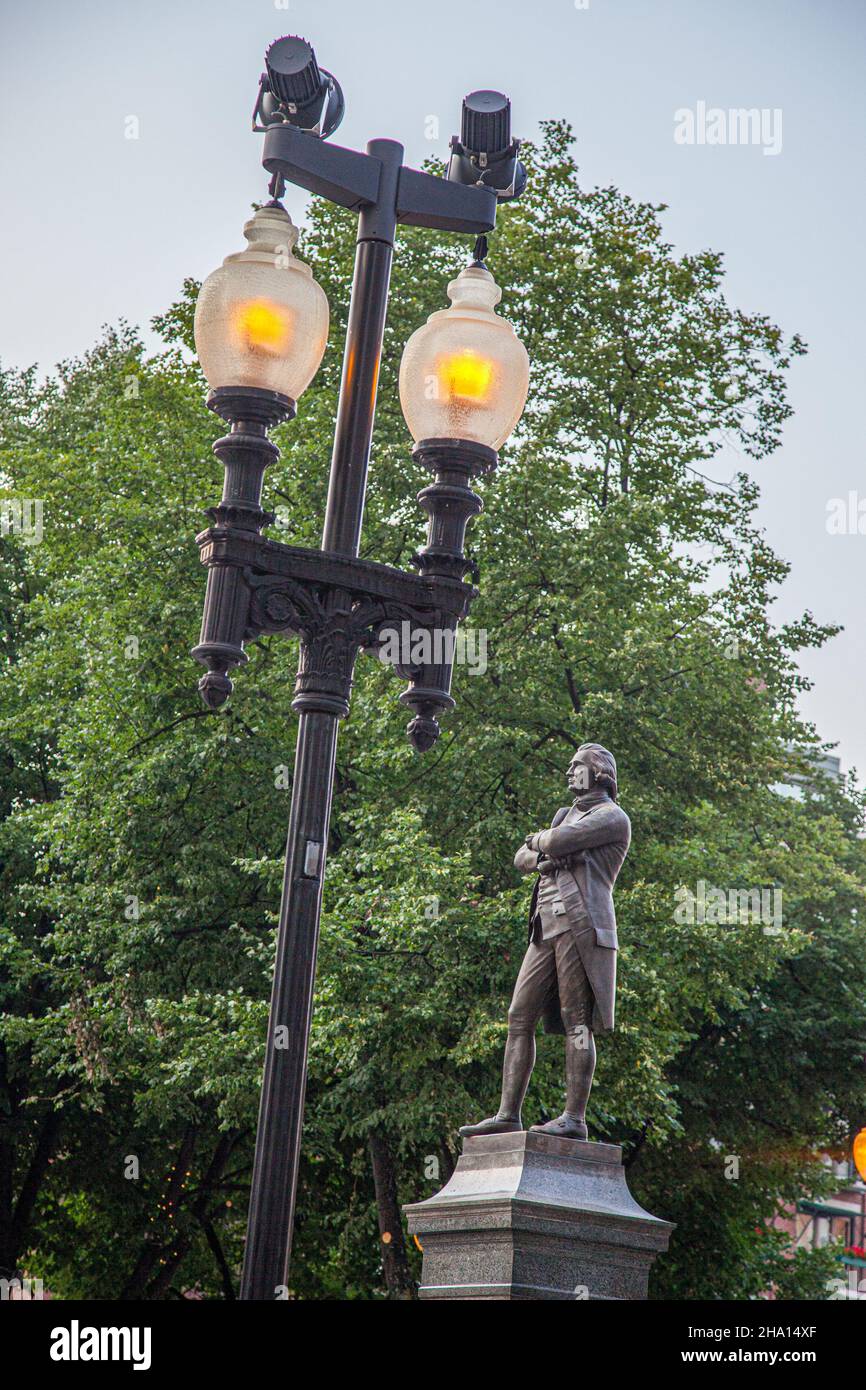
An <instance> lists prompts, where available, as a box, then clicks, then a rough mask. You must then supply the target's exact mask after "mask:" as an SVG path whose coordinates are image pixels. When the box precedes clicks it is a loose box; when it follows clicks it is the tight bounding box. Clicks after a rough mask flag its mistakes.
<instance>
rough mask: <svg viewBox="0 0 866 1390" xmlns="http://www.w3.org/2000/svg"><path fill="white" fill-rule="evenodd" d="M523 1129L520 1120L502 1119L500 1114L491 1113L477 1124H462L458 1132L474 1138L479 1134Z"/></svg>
mask: <svg viewBox="0 0 866 1390" xmlns="http://www.w3.org/2000/svg"><path fill="white" fill-rule="evenodd" d="M522 1129H523V1125H522V1124H521V1123H520V1121H519V1120H500V1118H499V1116H498V1115H491V1117H490V1119H489V1120H481V1121H480V1122H479V1123H478V1124H477V1125H461V1126H460V1129H459V1131H458V1132H459V1133H460V1134H461V1135H462V1136H463V1138H464V1139H474V1138H475V1136H476V1135H477V1134H514V1133H516V1132H517V1131H522Z"/></svg>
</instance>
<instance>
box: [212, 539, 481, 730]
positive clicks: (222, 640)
mask: <svg viewBox="0 0 866 1390" xmlns="http://www.w3.org/2000/svg"><path fill="white" fill-rule="evenodd" d="M197 539H198V544H199V547H200V551H201V559H202V562H203V563H204V564H205V565H206V566H207V567H208V569H209V571H210V575H209V584H208V591H207V593H208V597H207V601H206V611H205V621H204V625H203V628H202V639H203V640H202V642H201V643H200V644H199V646H198V647H196V649H195V652H194V655H195V656H196V658H197V659H198V660H199V661H201V662H202V664H203V665H206V666H208V667H210V669H214V663H215V662H219V663H221V664H222V666H223V669H224V670H226V671H227V670H228V668H229V667H230V666H233V665H240V664H242V663H243V662H245V661H246V660H247V655H246V652H245V650H244V648H245V645H246V643H248V642H250V641H254V640H255V639H256V638H257V637H260V636H261V635H262V634H264V633H281V632H283V633H292V634H297V635H298V636H300V638H301V660H300V665H299V669H298V674H297V679H296V684H295V696H294V700H293V702H292V706H293V708H294V709H296V710H297V711H299V712H300V711H301V710H309V709H319V710H324V711H326V712H328V713H331V714H336V715H337V716H338V717H340V718H344V717H345V716H346V715H347V714H348V711H349V697H350V694H351V688H352V676H353V671H354V664H355V659H356V657H357V654H358V652H359V651H367V652H370V653H372V654H373V655H377V656H379V657H380V658H381V660H382V661H383V663H385V664H390V665H393V667H394V669H395V670H396V672H397V674H398V675H399V676H400V677H402V678H403V679H404V680H406V681H408V686H407V689H406V690H404V691H403V692H402V694H401V696H400V699H401V701H402V702H403V703H404V704H406V705H407V706H408V707H409V708H410V709H411V710H412V711H413V714H414V716H415V717H414V719H413V721H412V723H411V724H410V738H412V737H413V731H412V726H413V725H414V726H415V729H414V731H415V735H416V738H417V737H418V736H419V730H421V729H424V730H427V729H429V728H431V724H430V721H431V720H433V719H435V715H436V714H437V713H439V712H441V711H443V710H448V709H451V708H453V705H454V701H453V699H452V697H451V694H450V686H451V673H452V668H453V661H454V653H455V644H456V633H457V626H458V623H459V622H460V621H461V620H462V619H463V618H465V617H466V616H467V614H468V612H469V606H470V604H471V602H472V599H473V598H474V597H475V596H476V594H477V592H478V591H477V590H476V589H475V588H474V587H473V586H472V585H470V584H464V583H463V582H462V581H460V580H458V579H455V578H453V577H452V576H450V575H435V574H434V575H419V574H412V573H410V572H409V571H406V570H401V569H397V568H396V567H394V566H391V565H383V564H379V563H377V562H375V561H372V560H359V559H355V558H352V557H349V556H344V555H336V554H329V553H328V552H327V551H322V550H307V549H305V548H303V547H301V546H293V545H286V544H284V543H283V542H280V541H272V540H266V539H265V538H264V537H262V536H257V535H255V534H254V533H253V532H250V531H243V530H241V529H239V528H236V527H233V526H231V525H225V524H223V525H216V526H212V527H210V528H209V529H208V530H206V531H203V532H202V533H201V535H200V536H199V537H198V538H197ZM209 637H211V638H212V639H216V640H208V639H209ZM416 721H418V722H417V723H416ZM416 738H413V742H416Z"/></svg>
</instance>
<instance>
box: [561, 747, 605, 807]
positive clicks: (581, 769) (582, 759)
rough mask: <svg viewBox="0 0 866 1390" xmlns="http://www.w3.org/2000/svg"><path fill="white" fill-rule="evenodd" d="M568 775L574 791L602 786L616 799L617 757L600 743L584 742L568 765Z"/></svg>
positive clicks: (590, 789)
mask: <svg viewBox="0 0 866 1390" xmlns="http://www.w3.org/2000/svg"><path fill="white" fill-rule="evenodd" d="M567 776H568V785H569V787H570V788H571V790H572V791H573V792H587V791H593V790H594V789H595V788H596V787H600V788H603V789H604V790H605V791H606V792H607V794H608V796H610V797H612V798H613V800H614V801H616V798H617V785H616V759H615V758H614V756H613V754H612V753H609V752H608V751H607V749H606V748H602V746H601V744H600V743H582V744H581V745H580V747H579V748H578V750H577V752H576V753H575V755H574V757H573V758H572V760H571V762H570V763H569V765H568V774H567Z"/></svg>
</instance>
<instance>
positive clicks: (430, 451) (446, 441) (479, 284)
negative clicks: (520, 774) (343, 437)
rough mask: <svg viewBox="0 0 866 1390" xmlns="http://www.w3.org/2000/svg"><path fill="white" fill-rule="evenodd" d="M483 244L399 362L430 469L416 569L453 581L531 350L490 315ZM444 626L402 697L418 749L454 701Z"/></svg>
mask: <svg viewBox="0 0 866 1390" xmlns="http://www.w3.org/2000/svg"><path fill="white" fill-rule="evenodd" d="M485 250H486V247H485V246H484V242H483V239H482V242H481V243H479V246H478V247H477V248H476V259H475V260H473V262H472V263H471V265H469V266H467V267H466V268H465V269H464V270H462V271H461V272H460V274H459V275H458V276H457V278H456V279H455V280H452V281H451V283H450V284H449V286H448V298H449V299H450V301H451V304H450V307H449V308H447V309H440V310H438V311H437V312H436V313H434V314H431V315H430V317H429V318H428V320H427V322H426V323H425V324H424V325H423V326H422V327H421V328H419V329H417V330H416V331H415V332H414V333H413V334H412V336H411V338H410V339H409V341H408V342H407V344H406V347H405V349H404V351H403V359H402V362H401V363H400V404H401V406H402V408H403V415H404V417H405V419H406V424H407V425H408V426H409V430H410V432H411V434H412V437H413V438H414V440H415V449H414V451H413V457H414V458H416V459H418V461H419V462H420V463H423V464H424V465H425V466H426V467H428V468H430V469H431V470H432V472H433V473H434V475H435V482H433V483H432V484H431V485H430V486H429V487H426V488H424V489H423V490H422V491H421V492H419V494H418V501H419V503H420V504H421V506H422V507H423V508H424V510H425V511H426V512H427V514H428V516H429V522H428V527H427V544H426V545H425V546H424V548H423V549H422V550H421V551H420V552H419V553H418V555H417V557H416V561H417V565H418V569H419V571H420V573H421V575H422V576H423V577H427V576H430V575H436V576H443V577H448V578H451V579H458V580H460V579H462V578H463V576H464V574H466V572H467V570H469V569H471V568H472V564H471V562H470V561H468V560H467V559H466V557H465V555H464V552H463V545H464V540H465V535H466V524H467V522H468V520H469V518H470V516H474V515H476V514H477V513H478V512H480V511H481V498H480V497H478V495H477V494H476V493H475V492H473V491H472V488H471V487H470V485H469V484H470V479H471V478H473V477H476V476H479V475H481V474H483V473H487V472H490V471H491V470H492V469H493V468H495V467H496V464H497V462H498V457H499V456H498V450H499V449H500V448H501V446H502V445H503V444H504V443H505V441H506V439H507V438H508V436H509V435H510V434H511V432H512V430H513V429H514V427H515V425H516V424H517V422H518V420H519V419H520V416H521V415H522V413H523V407H524V405H525V404H526V395H527V392H528V390H529V357H528V355H527V352H526V348H525V347H524V346H523V344H522V343H521V341H520V339H519V338H518V336H517V334H516V333H515V331H514V329H513V328H512V327H511V324H510V323H508V321H507V320H506V319H503V318H501V317H500V316H499V315H498V314H497V313H496V305H497V304H498V303H499V300H500V299H501V298H502V291H501V290H500V288H499V286H498V285H497V283H496V281H495V280H494V278H493V276H492V275H491V274H490V271H489V270H488V269H487V267H486V266H485V265H484V264H483V255H484V252H485ZM450 631H451V637H450V638H448V637H446V638H445V641H444V643H443V655H442V660H441V661H438V662H434V663H432V664H428V665H425V666H424V667H423V668H418V669H417V670H416V671H415V672H414V673H412V676H411V680H410V684H409V688H408V689H407V690H405V691H404V692H403V694H402V695H401V696H400V699H401V700H403V701H404V702H405V703H406V704H407V705H409V706H410V708H412V709H413V710H414V711H415V717H414V718H413V719H412V721H411V723H410V724H409V729H408V732H409V737H410V739H411V740H412V743H413V744H414V745H415V747H416V748H418V749H419V750H424V749H426V748H429V747H431V746H432V744H433V743H434V742H435V741H436V739H437V737H438V735H439V725H438V722H437V719H436V714H437V713H438V712H439V711H440V710H443V709H450V708H452V707H453V705H454V701H453V699H452V698H451V695H450V690H451V674H452V668H453V641H454V635H455V633H456V622H455V623H452V624H451V628H450Z"/></svg>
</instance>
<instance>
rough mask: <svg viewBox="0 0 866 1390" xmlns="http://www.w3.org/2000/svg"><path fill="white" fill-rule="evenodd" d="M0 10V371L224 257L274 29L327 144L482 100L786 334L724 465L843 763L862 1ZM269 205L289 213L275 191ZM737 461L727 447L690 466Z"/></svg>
mask: <svg viewBox="0 0 866 1390" xmlns="http://www.w3.org/2000/svg"><path fill="white" fill-rule="evenodd" d="M0 15H2V21H0V40H2V42H0V130H2V141H0V181H2V182H0V186H2V188H3V191H4V195H5V196H4V208H5V215H4V217H3V220H2V224H0V303H2V306H3V326H2V332H0V357H2V360H3V361H4V363H6V364H14V365H18V366H25V365H27V364H29V363H31V362H37V363H39V365H40V368H41V369H42V370H43V371H48V370H50V368H51V367H52V365H53V364H54V363H55V362H56V361H58V360H59V359H60V358H63V357H66V356H70V355H73V354H77V353H80V352H82V351H84V350H85V349H86V348H87V347H88V346H89V345H90V344H91V343H92V342H93V341H94V340H95V338H96V337H97V336H98V334H99V330H100V327H101V325H102V324H104V323H114V322H116V321H117V320H118V319H119V318H121V317H123V318H126V319H127V320H128V321H129V322H131V323H135V324H138V325H141V326H142V327H143V326H145V325H146V324H147V322H148V320H149V319H150V317H151V316H152V315H153V314H154V313H156V312H159V311H160V310H162V309H164V308H166V307H167V305H168V304H169V303H171V301H172V300H173V299H174V298H176V297H177V294H178V291H179V288H180V284H181V281H182V280H183V278H184V276H187V275H193V276H196V277H198V278H203V277H204V276H205V275H206V274H207V273H208V272H209V271H210V270H212V269H213V268H214V267H215V266H216V265H218V264H219V263H220V261H221V260H222V258H223V256H224V255H225V254H226V253H227V252H228V251H230V250H236V249H237V248H238V246H239V245H240V244H241V243H240V240H239V238H240V230H241V225H242V223H243V221H244V219H245V217H246V216H247V214H248V210H249V206H250V203H251V202H252V201H253V200H254V199H256V198H261V197H262V195H263V193H264V190H265V177H264V174H263V171H262V169H261V165H260V162H259V161H260V158H261V148H260V143H259V142H260V140H261V137H260V136H255V135H253V134H252V133H251V131H250V128H249V125H250V122H249V118H250V113H251V110H252V106H253V101H254V98H255V92H256V86H257V81H258V75H259V73H260V71H261V69H262V57H263V53H264V50H265V48H266V47H267V45H268V43H269V42H270V41H271V40H272V39H274V38H276V37H278V36H279V35H280V34H283V33H301V34H303V35H305V37H307V38H308V39H310V41H311V42H312V43H313V44H314V46H315V49H316V53H317V56H318V58H319V61H320V63H321V65H322V66H323V67H325V68H328V69H330V70H331V71H333V72H335V73H336V74H337V75H338V77H339V78H340V81H341V82H342V85H343V88H344V91H345V94H346V99H347V114H346V119H345V120H344V122H343V125H342V126H341V127H340V130H339V132H338V134H337V136H336V137H335V138H336V139H337V141H338V142H339V143H341V144H346V145H353V146H356V147H360V148H363V147H364V145H365V143H366V141H367V140H368V139H370V138H372V137H374V136H383V135H384V136H391V137H393V138H395V139H399V140H401V141H402V142H403V144H404V145H405V146H406V152H407V162H409V163H413V164H420V163H421V161H422V160H423V159H424V158H426V157H427V156H429V155H434V156H444V155H445V153H446V150H447V144H448V139H449V137H450V136H451V135H452V134H454V133H455V132H456V131H457V130H458V129H459V112H460V102H461V98H462V97H463V95H464V94H465V93H466V92H467V91H470V90H472V89H475V88H479V87H496V88H499V89H501V90H504V91H507V92H508V93H509V95H510V96H511V99H512V107H513V128H514V133H515V134H517V135H522V136H527V137H531V136H533V135H534V134H535V133H536V131H537V124H538V122H539V120H542V119H544V118H546V117H566V118H567V119H568V120H569V121H571V123H572V124H573V126H574V128H575V131H576V134H577V140H578V144H577V152H578V158H579V161H580V164H581V170H582V179H583V182H584V183H585V184H586V185H589V186H591V185H594V184H607V183H615V184H617V185H619V186H620V187H621V188H623V189H624V190H626V191H627V192H629V193H631V194H632V195H633V196H635V197H637V198H645V199H649V200H652V201H654V202H666V203H668V204H669V210H668V212H667V213H666V214H665V215H664V227H665V231H666V234H667V237H668V239H669V240H671V241H672V242H673V243H674V244H675V246H676V247H677V249H678V250H679V251H686V250H691V251H695V250H699V249H701V248H703V247H713V248H714V249H718V250H722V251H724V252H725V256H726V265H727V269H728V276H727V293H728V295H729V297H730V298H731V299H732V301H733V302H734V303H736V304H738V305H739V306H740V307H742V308H744V309H747V310H749V311H756V310H757V311H762V312H765V313H767V314H768V315H770V317H771V318H773V319H774V320H775V321H776V322H778V323H779V324H780V325H781V326H782V328H783V329H784V330H785V331H786V332H793V331H798V332H800V333H801V334H802V335H803V336H804V337H805V338H806V340H807V341H808V343H809V345H810V352H809V355H808V356H807V357H806V358H804V359H801V360H799V361H798V362H796V363H795V365H794V368H793V370H792V373H791V381H790V390H791V399H792V403H793V405H794V407H795V410H796V415H795V417H794V419H793V420H792V421H791V422H790V423H789V424H788V426H787V428H786V430H785V438H784V444H783V447H782V448H781V449H780V450H779V451H778V452H777V453H776V454H775V455H774V456H773V458H772V459H770V460H769V461H765V462H763V463H760V464H757V465H754V466H753V467H752V469H751V471H753V473H754V474H755V476H756V477H757V479H758V481H759V482H760V485H761V489H762V493H763V502H762V506H761V519H762V522H763V524H764V525H765V527H766V530H767V534H768V537H769V539H770V542H771V544H772V545H773V547H774V548H775V549H776V550H777V551H778V552H779V553H780V554H781V555H783V556H784V557H785V558H786V559H788V560H789V561H790V562H791V563H792V566H793V569H792V573H791V576H790V578H789V579H788V581H787V583H786V585H785V586H784V589H783V591H782V593H781V596H780V598H779V601H778V602H777V604H776V607H775V617H776V620H777V621H781V620H783V619H786V618H791V617H794V616H795V615H797V614H798V613H799V612H801V611H802V609H803V608H804V607H809V608H811V609H812V611H813V612H814V613H815V615H816V617H817V618H818V619H820V620H822V621H830V620H835V621H840V622H842V623H844V625H845V629H846V630H845V632H844V633H843V634H841V635H840V636H839V637H837V638H836V639H835V640H834V641H833V642H831V643H830V644H829V646H828V647H826V648H825V649H824V651H823V652H822V653H819V654H817V655H812V656H808V657H807V658H806V659H805V661H804V666H803V669H804V671H805V672H806V674H808V675H809V676H810V677H811V678H812V679H814V681H815V682H816V686H815V689H814V690H813V691H812V692H811V693H810V694H809V695H808V696H806V697H805V698H804V700H803V705H802V708H803V712H804V713H805V714H806V715H807V717H809V718H811V719H813V720H815V722H816V723H817V725H818V728H819V731H820V733H821V735H822V737H824V738H826V739H833V740H837V741H838V744H839V747H838V749H837V752H838V753H839V755H840V756H841V759H842V766H843V769H845V768H848V767H850V766H852V765H854V766H857V767H859V769H860V771H861V775H863V774H866V721H864V718H863V706H864V703H866V699H864V695H866V642H864V637H863V623H864V609H866V582H864V581H866V534H863V535H860V534H856V533H855V534H850V533H849V534H842V535H838V534H836V535H833V534H830V533H829V532H828V529H827V523H828V507H829V505H830V504H831V502H832V499H834V498H845V499H847V497H848V494H849V493H851V492H853V493H855V494H856V499H855V503H856V501H860V502H863V506H864V513H866V464H864V443H863V433H864V431H863V426H862V422H861V412H862V405H863V399H864V380H863V351H862V341H863V309H864V296H863V290H862V285H863V279H864V272H863V269H862V263H863V236H864V232H863V228H864V225H866V192H864V169H866V159H864V154H866V149H864V146H866V139H864V134H866V121H864V108H866V96H864V92H866V83H864V80H863V79H864V70H866V63H864V60H866V42H864V37H866V3H864V0H728V3H719V0H643V3H639V0H588V3H586V4H585V7H584V0H578V3H575V0H533V3H525V0H524V2H521V0H496V3H493V0H489V3H488V4H486V5H479V4H470V3H468V2H467V0H463V3H457V0H437V3H436V4H427V3H420V4H419V3H412V0H403V2H402V3H400V0H315V2H314V0H288V3H281V0H277V3H273V0H172V3H169V0H148V3H141V2H140V0H139V3H117V0H111V3H109V0H75V2H74V3H69V0H28V3H26V4H25V3H23V0H0ZM699 103H704V104H705V107H706V108H708V109H709V108H722V109H723V110H725V111H728V110H730V109H732V108H741V107H756V108H759V109H761V110H764V111H765V112H766V115H765V122H766V125H765V140H764V143H765V145H766V146H767V147H768V148H770V149H774V150H776V151H777V152H776V153H771V154H765V153H764V152H763V148H762V147H761V145H744V144H737V145H732V144H724V145H719V144H716V145H711V144H697V143H695V144H692V145H687V144H681V143H678V142H677V141H676V140H675V138H674V135H675V130H676V129H677V120H676V114H675V113H677V112H678V111H681V110H682V109H684V108H688V109H690V110H691V111H693V112H697V111H698V109H699V108H698V104H699ZM779 113H781V114H779ZM130 116H133V117H135V118H136V120H137V122H138V139H136V140H130V139H126V138H125V132H126V131H127V130H129V128H130V127H129V124H128V118H129V117H130ZM430 116H436V117H438V120H439V130H440V138H439V139H438V140H434V141H431V140H429V139H428V138H426V132H427V130H428V129H429V122H428V118H429V117H430ZM680 124H681V125H682V121H681V122H680ZM287 203H288V206H289V209H290V211H291V212H292V214H293V215H294V216H295V218H296V220H300V219H301V218H302V215H303V210H304V200H303V198H302V197H301V196H300V195H296V196H292V195H291V194H290V195H289V197H288V199H287ZM743 466H744V460H743V459H741V458H739V457H737V456H736V455H733V454H730V455H727V456H725V457H723V458H721V459H720V460H719V461H718V462H717V464H716V468H715V476H716V477H717V478H719V479H720V480H723V479H725V478H727V477H730V475H731V474H732V473H733V472H734V471H735V470H736V469H737V468H740V467H743ZM863 526H864V532H866V515H864V520H863Z"/></svg>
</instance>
